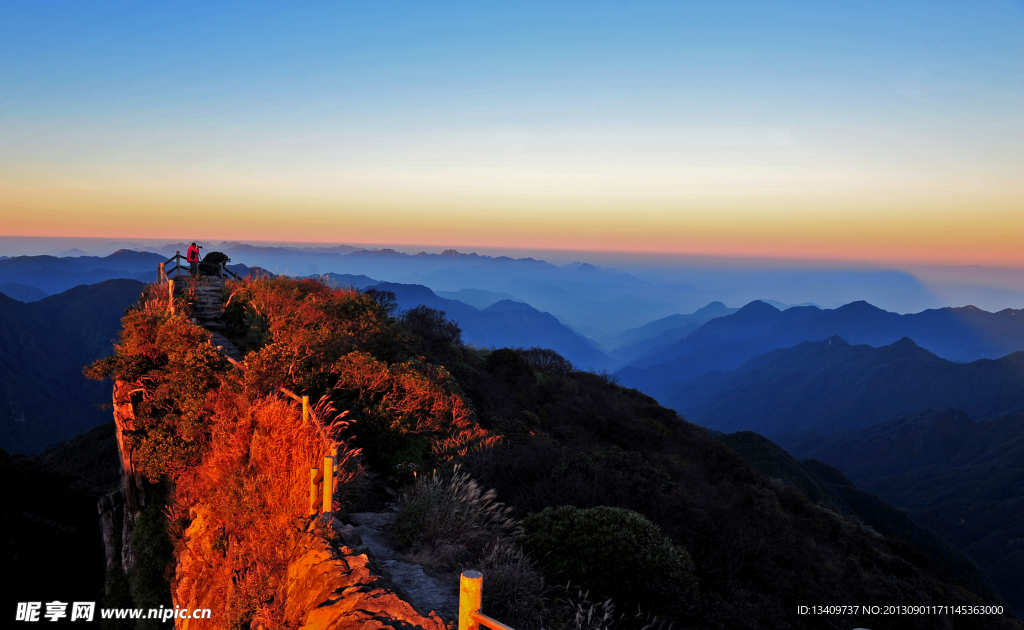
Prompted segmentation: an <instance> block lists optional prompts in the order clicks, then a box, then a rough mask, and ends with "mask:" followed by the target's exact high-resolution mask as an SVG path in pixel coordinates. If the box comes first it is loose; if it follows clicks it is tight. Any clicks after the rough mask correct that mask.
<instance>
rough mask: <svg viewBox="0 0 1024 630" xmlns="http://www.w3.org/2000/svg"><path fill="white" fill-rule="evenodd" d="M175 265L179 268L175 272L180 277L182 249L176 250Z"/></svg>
mask: <svg viewBox="0 0 1024 630" xmlns="http://www.w3.org/2000/svg"><path fill="white" fill-rule="evenodd" d="M174 264H175V265H176V266H177V269H176V270H175V272H176V274H177V275H179V276H180V275H181V250H180V249H176V250H174Z"/></svg>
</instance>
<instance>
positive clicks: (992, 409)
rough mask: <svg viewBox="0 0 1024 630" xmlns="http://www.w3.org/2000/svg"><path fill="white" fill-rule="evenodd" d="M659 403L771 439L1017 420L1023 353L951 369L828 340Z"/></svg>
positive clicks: (1023, 395)
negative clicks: (944, 417) (933, 419)
mask: <svg viewBox="0 0 1024 630" xmlns="http://www.w3.org/2000/svg"><path fill="white" fill-rule="evenodd" d="M665 402H666V403H667V404H668V406H670V407H672V408H674V409H676V410H677V411H679V412H680V413H681V414H683V416H684V417H686V418H687V419H689V420H690V421H692V422H696V423H698V424H702V425H704V426H707V427H711V428H713V429H717V430H720V431H727V432H729V431H742V430H750V431H756V432H758V433H761V434H763V435H768V436H769V437H771V436H777V435H780V434H785V433H792V432H796V431H806V430H816V431H818V432H821V433H833V432H836V431H843V430H853V429H862V428H864V427H868V426H871V425H873V424H878V423H879V422H884V421H886V420H890V419H892V418H896V417H900V416H904V415H906V414H909V413H914V412H916V411H920V410H921V409H929V408H932V409H936V408H939V409H941V408H945V407H959V408H963V409H965V410H967V411H968V413H970V414H971V415H972V416H973V417H975V418H978V419H983V418H994V417H997V416H1000V415H1004V414H1008V413H1018V412H1024V352H1016V353H1013V354H1011V355H1008V356H1006V357H1003V358H1001V359H996V360H991V359H982V360H979V361H974V362H971V363H954V362H952V361H948V360H946V359H942V358H940V357H937V356H935V355H934V354H932V353H931V352H928V351H927V350H925V349H923V348H921V347H919V346H918V345H917V344H915V343H914V342H913V341H911V340H910V339H909V338H903V339H901V340H900V341H898V342H896V343H894V344H891V345H888V346H883V347H881V348H873V347H871V346H868V345H856V346H853V345H850V344H848V343H846V341H844V340H843V339H841V338H839V337H830V338H828V339H826V340H824V341H808V342H804V343H802V344H799V345H797V346H794V347H792V348H785V349H782V350H775V351H772V352H769V353H767V354H765V355H762V356H759V357H757V358H755V359H752V360H750V361H748V362H746V363H744V364H743V365H742V366H741V367H740V368H739V369H737V370H734V371H731V372H726V373H722V372H712V373H708V374H705V375H703V376H700V377H698V378H695V379H693V380H691V381H688V382H687V383H685V384H683V385H682V386H680V387H679V388H677V389H676V390H675V391H674V392H673V393H672V394H671V395H670V396H668V397H667V398H666V400H665Z"/></svg>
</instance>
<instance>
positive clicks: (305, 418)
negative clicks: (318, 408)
mask: <svg viewBox="0 0 1024 630" xmlns="http://www.w3.org/2000/svg"><path fill="white" fill-rule="evenodd" d="M307 422H309V396H303V397H302V424H306V423H307Z"/></svg>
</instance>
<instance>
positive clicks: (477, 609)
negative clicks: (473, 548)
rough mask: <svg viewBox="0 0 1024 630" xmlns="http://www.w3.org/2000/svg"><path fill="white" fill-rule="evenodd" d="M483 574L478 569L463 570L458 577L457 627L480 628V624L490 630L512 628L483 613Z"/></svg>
mask: <svg viewBox="0 0 1024 630" xmlns="http://www.w3.org/2000/svg"><path fill="white" fill-rule="evenodd" d="M483 596H484V574H483V573H480V572H479V571H463V572H462V576H461V577H460V578H459V629H458V630H480V626H484V627H485V628H491V630H513V629H512V628H510V627H509V626H506V625H505V624H503V623H501V622H500V621H498V620H496V619H491V618H490V617H488V616H487V615H485V614H484V613H483V612H482V611H481V608H483Z"/></svg>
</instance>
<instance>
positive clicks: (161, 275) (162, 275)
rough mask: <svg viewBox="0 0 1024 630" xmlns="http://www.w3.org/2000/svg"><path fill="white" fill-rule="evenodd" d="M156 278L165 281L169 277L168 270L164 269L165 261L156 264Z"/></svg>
mask: <svg viewBox="0 0 1024 630" xmlns="http://www.w3.org/2000/svg"><path fill="white" fill-rule="evenodd" d="M156 279H157V281H159V282H163V281H164V280H166V279H167V272H166V271H164V263H157V264H156Z"/></svg>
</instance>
